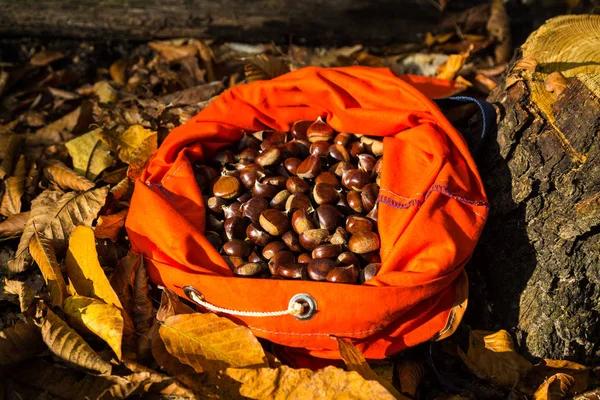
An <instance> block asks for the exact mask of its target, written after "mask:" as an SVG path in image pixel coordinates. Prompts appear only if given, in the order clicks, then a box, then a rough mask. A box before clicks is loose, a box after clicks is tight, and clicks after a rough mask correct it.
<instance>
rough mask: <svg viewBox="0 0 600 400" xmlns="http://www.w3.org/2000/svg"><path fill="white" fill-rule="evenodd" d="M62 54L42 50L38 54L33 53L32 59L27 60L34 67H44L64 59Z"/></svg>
mask: <svg viewBox="0 0 600 400" xmlns="http://www.w3.org/2000/svg"><path fill="white" fill-rule="evenodd" d="M64 56H65V55H64V54H63V53H61V52H60V51H55V50H42V51H40V52H38V53H35V54H34V55H33V57H31V59H30V60H29V63H30V64H31V65H34V66H36V67H45V66H46V65H48V64H50V63H52V62H54V61H56V60H60V59H62V58H64Z"/></svg>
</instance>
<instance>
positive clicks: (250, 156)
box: [238, 149, 258, 161]
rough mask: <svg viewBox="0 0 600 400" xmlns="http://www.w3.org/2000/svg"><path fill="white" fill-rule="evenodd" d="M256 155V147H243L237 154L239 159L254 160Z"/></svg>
mask: <svg viewBox="0 0 600 400" xmlns="http://www.w3.org/2000/svg"><path fill="white" fill-rule="evenodd" d="M256 156H258V150H256V149H244V150H242V151H241V152H240V154H239V155H238V159H239V160H240V161H254V160H255V159H256Z"/></svg>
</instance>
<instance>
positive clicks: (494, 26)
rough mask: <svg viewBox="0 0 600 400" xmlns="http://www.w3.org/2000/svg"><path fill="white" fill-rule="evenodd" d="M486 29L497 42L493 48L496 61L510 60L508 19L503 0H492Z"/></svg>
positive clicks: (498, 62)
mask: <svg viewBox="0 0 600 400" xmlns="http://www.w3.org/2000/svg"><path fill="white" fill-rule="evenodd" d="M486 29H487V31H488V34H489V35H490V37H492V38H494V39H495V40H496V43H497V44H496V48H495V49H494V56H495V59H496V63H497V64H502V63H505V62H507V61H508V60H510V56H511V52H512V44H511V42H512V41H511V33H510V20H509V17H508V13H507V12H506V8H505V7H504V1H503V0H492V5H491V7H490V19H489V20H488V22H487V25H486Z"/></svg>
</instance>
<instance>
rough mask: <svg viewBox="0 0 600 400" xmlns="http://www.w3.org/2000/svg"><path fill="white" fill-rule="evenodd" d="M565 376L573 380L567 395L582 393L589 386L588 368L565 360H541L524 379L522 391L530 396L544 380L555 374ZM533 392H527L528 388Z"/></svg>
mask: <svg viewBox="0 0 600 400" xmlns="http://www.w3.org/2000/svg"><path fill="white" fill-rule="evenodd" d="M559 373H562V374H566V375H570V376H572V377H573V378H574V380H575V381H574V383H573V385H572V387H571V388H570V390H569V395H574V394H577V393H581V392H584V391H585V390H586V389H587V388H588V385H589V380H590V368H589V367H586V366H585V365H581V364H577V363H575V362H573V361H566V360H542V361H541V362H540V363H538V364H536V365H534V366H533V368H532V369H531V371H529V373H528V374H527V376H526V378H525V381H524V383H525V387H524V388H523V389H522V391H524V392H525V393H526V394H529V395H532V394H533V392H534V390H535V388H537V387H539V386H540V385H541V384H542V383H543V382H544V381H545V380H546V379H548V378H550V377H551V376H553V375H555V374H559ZM530 387H531V388H533V390H529V388H530Z"/></svg>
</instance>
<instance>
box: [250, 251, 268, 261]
mask: <svg viewBox="0 0 600 400" xmlns="http://www.w3.org/2000/svg"><path fill="white" fill-rule="evenodd" d="M248 261H250V262H255V263H260V262H265V261H266V260H265V258H264V257H263V256H261V255H260V254H258V253H257V252H256V251H253V252H252V253H250V255H249V256H248Z"/></svg>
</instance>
